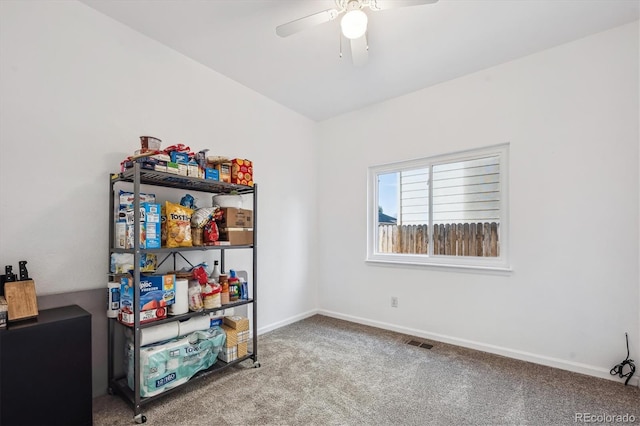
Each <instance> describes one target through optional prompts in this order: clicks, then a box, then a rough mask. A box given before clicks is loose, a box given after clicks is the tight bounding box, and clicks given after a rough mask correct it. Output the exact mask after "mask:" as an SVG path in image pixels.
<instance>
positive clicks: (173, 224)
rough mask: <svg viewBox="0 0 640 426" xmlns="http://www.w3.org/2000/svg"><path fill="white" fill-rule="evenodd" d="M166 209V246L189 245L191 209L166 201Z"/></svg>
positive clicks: (190, 242)
mask: <svg viewBox="0 0 640 426" xmlns="http://www.w3.org/2000/svg"><path fill="white" fill-rule="evenodd" d="M165 205H166V210H167V247H191V246H192V245H193V242H192V239H191V215H192V214H193V210H192V209H190V208H188V207H184V206H181V205H180V204H175V203H172V202H170V201H167V202H166V204H165Z"/></svg>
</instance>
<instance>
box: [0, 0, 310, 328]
mask: <svg viewBox="0 0 640 426" xmlns="http://www.w3.org/2000/svg"><path fill="white" fill-rule="evenodd" d="M0 12H1V13H0V19H1V20H0V52H1V54H0V93H1V96H0V152H1V155H2V162H1V164H0V265H1V266H2V271H3V273H4V265H13V266H14V271H17V266H18V261H19V260H23V259H25V260H27V261H28V262H29V263H28V265H27V267H28V269H29V272H30V275H31V276H32V277H34V279H35V281H36V285H37V293H38V295H39V296H42V295H48V294H55V293H65V292H72V291H78V290H86V289H94V288H103V287H105V286H106V280H107V275H106V274H107V271H108V263H107V259H108V242H107V233H108V206H107V204H108V176H109V173H111V172H116V171H118V169H119V164H120V161H121V160H122V159H124V158H125V156H127V155H130V154H132V153H133V151H134V150H135V149H137V148H139V138H138V137H139V136H140V135H152V136H156V137H159V138H161V139H162V140H163V146H165V147H166V146H169V145H172V144H175V143H184V144H186V145H189V146H190V147H191V148H192V149H194V150H200V149H205V148H209V149H210V151H209V154H210V155H215V154H219V155H227V156H231V157H236V156H237V157H240V158H249V159H251V160H253V161H254V162H255V180H256V182H258V185H259V215H258V225H259V230H258V237H257V238H258V244H259V248H258V255H259V257H258V270H259V288H260V291H259V296H260V300H261V302H262V303H261V304H260V307H259V323H260V324H261V325H264V326H266V325H269V324H278V323H280V322H282V321H286V320H287V319H289V318H291V317H295V316H299V315H303V314H305V313H306V312H308V311H310V310H313V309H315V308H316V306H317V301H316V299H315V276H316V275H315V273H314V267H313V264H311V263H310V262H309V259H312V258H313V257H314V254H315V249H314V245H313V244H312V241H314V239H315V234H314V233H315V229H314V228H313V227H312V226H311V225H310V224H314V223H315V222H314V220H315V219H314V218H315V211H316V209H315V196H314V194H313V192H312V191H309V190H308V188H309V187H310V186H311V187H314V186H315V166H314V142H315V139H314V137H315V136H314V132H315V123H313V122H312V121H310V120H308V119H307V118H304V117H302V116H301V115H298V114H297V113H294V112H292V111H290V110H288V109H286V108H284V107H282V106H280V105H279V104H276V103H274V102H272V101H270V100H268V99H266V98H264V97H263V96H261V95H259V94H257V93H255V92H253V91H251V90H249V89H247V88H246V87H244V86H241V85H239V84H237V83H235V82H233V81H231V80H229V79H228V78H226V77H224V76H222V75H220V74H218V73H216V72H214V71H211V70H210V69H207V68H205V67H204V66H202V65H200V64H198V63H196V62H194V61H192V60H190V59H188V58H186V57H184V56H182V55H180V54H178V53H176V52H175V51H173V50H171V49H169V48H167V47H165V46H163V45H161V44H159V43H157V42H155V41H153V40H151V39H149V38H147V37H145V36H142V35H140V34H139V33H137V32H134V31H133V30H131V29H129V28H128V27H125V26H123V25H121V24H119V23H117V22H116V21H113V20H112V19H110V18H108V17H106V16H104V15H102V14H100V13H98V12H96V11H95V10H93V9H91V8H89V7H87V6H85V5H83V4H81V3H78V2H75V1H56V2H52V1H29V2H17V1H2V2H0ZM301 176H304V177H305V178H304V179H301V178H300V177H301ZM182 195H184V194H179V195H176V199H175V200H174V201H176V202H177V201H179V199H180V197H181V196H182ZM207 201H208V202H209V203H210V198H207ZM209 205H210V204H209ZM234 255H237V254H236V253H234ZM228 266H236V267H239V266H240V265H234V264H233V263H232V262H229V263H228ZM250 266H251V264H250V263H249V264H247V265H246V268H250ZM238 269H240V268H238ZM105 306H106V305H105Z"/></svg>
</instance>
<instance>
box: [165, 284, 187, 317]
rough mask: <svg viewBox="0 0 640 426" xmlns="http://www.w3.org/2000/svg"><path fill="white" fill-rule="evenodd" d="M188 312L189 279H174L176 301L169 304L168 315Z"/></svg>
mask: <svg viewBox="0 0 640 426" xmlns="http://www.w3.org/2000/svg"><path fill="white" fill-rule="evenodd" d="M187 312H189V281H188V280H176V301H175V303H174V304H173V305H169V315H182V314H186V313H187Z"/></svg>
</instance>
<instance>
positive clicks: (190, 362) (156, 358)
mask: <svg viewBox="0 0 640 426" xmlns="http://www.w3.org/2000/svg"><path fill="white" fill-rule="evenodd" d="M225 340H226V335H225V334H224V332H223V331H222V330H221V329H220V328H219V327H213V328H209V329H207V330H204V331H196V332H194V333H191V334H189V335H187V336H185V337H182V338H178V339H172V340H169V341H167V342H161V343H155V344H152V345H149V346H145V347H143V348H141V349H140V396H143V397H149V396H154V395H157V394H160V393H162V392H164V391H166V390H167V389H171V388H174V387H176V386H179V385H181V384H183V383H185V382H186V381H187V380H189V379H190V378H191V377H193V376H194V375H195V374H196V373H197V372H198V371H201V370H204V369H207V368H209V367H211V366H212V365H213V364H214V363H215V362H216V360H217V358H218V354H219V352H220V349H221V348H222V346H223V345H224V342H225ZM133 357H134V345H133V343H132V342H131V341H129V342H128V344H127V356H126V371H127V384H128V385H129V388H130V389H131V390H133V391H135V386H134V380H135V373H134V368H133V364H134V361H133Z"/></svg>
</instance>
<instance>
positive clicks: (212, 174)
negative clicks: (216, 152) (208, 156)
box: [204, 169, 220, 180]
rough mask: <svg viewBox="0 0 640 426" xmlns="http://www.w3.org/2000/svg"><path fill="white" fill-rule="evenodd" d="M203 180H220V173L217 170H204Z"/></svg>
mask: <svg viewBox="0 0 640 426" xmlns="http://www.w3.org/2000/svg"><path fill="white" fill-rule="evenodd" d="M204 178H205V179H211V180H220V172H219V171H218V169H205V171H204Z"/></svg>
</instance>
